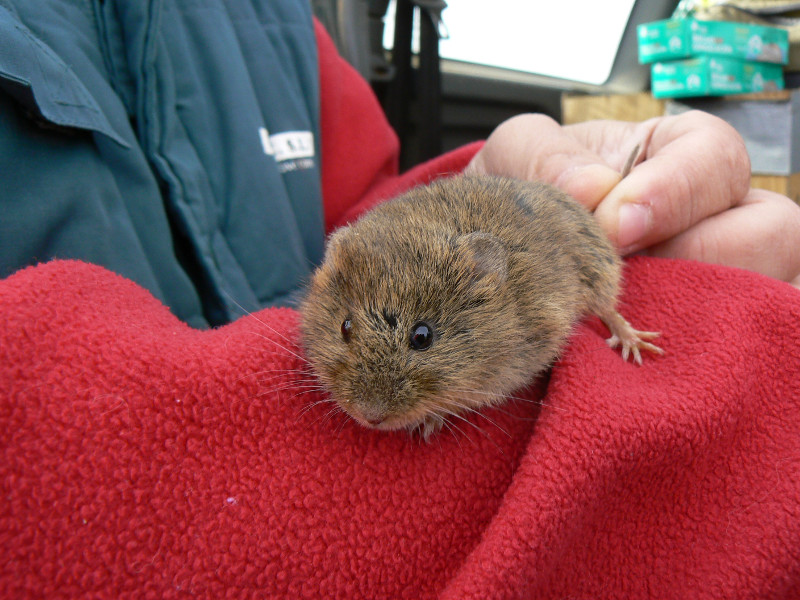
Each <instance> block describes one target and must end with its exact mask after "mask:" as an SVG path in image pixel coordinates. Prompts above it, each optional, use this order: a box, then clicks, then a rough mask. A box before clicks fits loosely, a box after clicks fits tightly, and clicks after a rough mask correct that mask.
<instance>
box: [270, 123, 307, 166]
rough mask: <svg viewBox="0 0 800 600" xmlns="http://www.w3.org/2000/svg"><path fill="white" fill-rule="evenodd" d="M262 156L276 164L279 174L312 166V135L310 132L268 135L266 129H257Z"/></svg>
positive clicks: (286, 132)
mask: <svg viewBox="0 0 800 600" xmlns="http://www.w3.org/2000/svg"><path fill="white" fill-rule="evenodd" d="M258 136H259V138H260V139H261V147H262V148H263V149H264V154H267V155H269V156H272V157H273V158H274V159H275V160H276V161H277V162H278V168H279V169H280V171H281V173H285V172H287V171H295V170H297V169H309V168H311V167H313V166H314V160H313V158H314V134H313V133H311V132H310V131H284V132H282V133H273V134H272V135H270V133H269V131H267V128H266V127H260V128H259V129H258Z"/></svg>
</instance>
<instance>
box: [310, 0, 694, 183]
mask: <svg viewBox="0 0 800 600" xmlns="http://www.w3.org/2000/svg"><path fill="white" fill-rule="evenodd" d="M677 4H678V2H677V0H655V1H653V0H648V1H646V2H645V1H642V0H621V1H619V2H614V3H597V2H592V1H587V0H566V1H563V2H559V3H556V4H554V3H525V2H518V1H515V0H502V1H498V2H493V3H492V5H491V6H492V8H491V9H490V10H489V9H487V5H486V4H485V3H482V2H479V1H467V0H459V1H458V2H451V3H450V5H446V4H445V2H444V1H442V0H391V1H390V0H313V6H314V10H315V13H316V15H317V17H318V18H319V19H320V20H321V21H322V22H323V24H325V26H326V28H327V29H328V31H329V32H330V33H331V35H332V36H333V38H334V40H335V41H336V43H337V46H338V47H339V50H340V52H341V53H342V54H343V56H344V57H345V58H347V59H348V60H349V61H350V62H351V64H353V65H354V66H355V68H356V69H357V70H358V71H359V72H360V73H361V74H362V75H363V76H364V77H365V78H366V79H367V80H369V81H370V82H371V84H372V86H373V88H374V89H375V91H376V93H377V94H378V97H379V98H380V99H381V102H382V104H383V106H384V108H385V110H386V112H387V115H388V116H389V119H390V122H391V123H392V125H393V126H394V128H395V130H396V131H397V133H398V135H399V136H400V139H401V142H402V148H403V155H402V165H401V166H402V167H403V168H407V167H409V166H412V165H413V164H416V163H418V162H420V161H422V160H425V159H426V158H430V157H432V156H434V155H436V154H438V153H439V152H441V151H446V150H449V149H452V148H455V147H457V146H459V145H461V144H464V143H467V142H469V141H473V140H476V139H482V138H485V137H486V136H487V135H488V134H489V133H490V132H491V131H492V130H493V129H494V128H495V127H496V126H497V125H498V124H499V123H501V122H502V121H503V120H505V119H507V118H509V117H511V116H513V115H516V114H519V113H523V112H538V113H543V114H546V115H549V116H550V117H552V118H553V119H555V120H557V121H560V122H563V120H564V119H563V114H562V113H563V110H562V99H563V97H564V95H565V94H630V93H636V92H643V91H645V90H648V88H649V81H650V70H649V66H648V65H641V64H639V62H638V56H637V39H636V28H637V26H638V25H639V24H641V23H646V22H650V21H656V20H660V19H665V18H668V17H669V16H670V15H671V14H672V13H673V11H674V10H675V9H676V6H677ZM576 16H577V17H578V18H576ZM394 48H397V50H396V51H395V50H394ZM437 58H438V60H437Z"/></svg>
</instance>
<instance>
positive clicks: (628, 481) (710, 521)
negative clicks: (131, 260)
mask: <svg viewBox="0 0 800 600" xmlns="http://www.w3.org/2000/svg"><path fill="white" fill-rule="evenodd" d="M622 306H623V310H624V312H625V314H626V316H628V317H629V318H630V319H631V321H632V322H634V323H636V324H637V325H639V326H642V327H645V328H647V329H656V330H660V331H662V332H663V337H662V338H661V341H660V343H661V345H662V346H663V348H664V349H665V351H666V354H665V355H664V356H663V357H651V356H647V357H645V361H644V365H643V366H641V367H639V366H635V365H633V364H630V363H625V362H623V361H622V359H621V358H620V356H619V353H618V352H617V351H614V350H611V349H609V348H607V347H606V345H605V343H604V340H603V338H604V336H606V335H607V332H606V331H604V329H603V327H602V325H601V324H600V323H599V322H598V321H595V320H590V321H588V322H586V323H584V324H582V325H581V326H580V327H579V328H578V329H577V331H576V333H575V334H574V336H573V339H572V342H571V345H570V347H569V350H568V351H567V353H566V354H565V356H564V357H563V359H562V360H561V361H560V362H559V363H558V365H557V366H556V367H555V368H554V369H553V370H552V374H551V376H550V377H549V381H541V382H539V384H538V387H534V388H532V389H530V390H528V391H527V392H525V394H524V396H525V397H526V398H528V399H529V400H531V401H517V402H512V403H509V404H508V405H506V406H503V407H500V408H497V409H493V410H490V411H487V412H486V413H485V414H484V415H480V416H473V417H470V418H469V424H462V425H461V431H460V432H458V433H456V434H455V435H453V434H452V433H449V432H445V433H443V434H440V435H438V436H437V437H435V438H434V439H433V441H432V442H431V443H428V444H426V443H423V442H420V441H419V440H418V439H415V438H411V437H409V436H408V435H407V434H405V433H401V432H398V433H381V432H373V431H370V430H367V429H364V428H362V427H360V426H358V425H357V424H355V423H354V422H352V421H350V420H347V419H346V418H344V417H343V416H341V415H337V414H333V413H332V412H331V407H330V404H328V403H326V402H325V401H324V397H323V396H321V395H320V394H318V393H317V392H316V391H315V390H314V387H313V384H311V383H310V382H309V379H308V375H307V372H306V368H305V366H304V363H303V361H302V360H301V358H300V356H299V354H300V350H299V348H298V347H297V345H296V343H295V341H294V340H296V339H297V315H296V314H295V313H294V312H293V311H291V310H265V311H262V312H260V313H257V314H254V315H252V316H249V317H246V318H243V319H241V320H239V321H237V322H236V323H233V324H232V325H229V326H226V327H223V328H220V329H218V330H214V331H205V332H202V331H197V330H192V329H190V328H189V327H187V326H186V325H184V324H182V323H181V322H179V321H178V320H177V319H176V318H174V317H173V316H172V315H171V313H170V312H169V311H168V310H167V309H166V308H165V307H163V306H162V305H160V304H159V303H158V302H157V301H156V300H155V299H154V298H153V297H152V296H150V294H149V293H148V292H146V291H145V290H143V289H141V288H139V287H138V286H136V285H135V284H133V283H131V282H129V281H127V280H124V279H122V278H121V277H119V276H117V275H113V274H111V273H109V272H107V271H104V270H103V269H101V268H99V267H95V266H90V265H86V264H82V263H76V262H54V263H50V264H47V265H43V266H39V267H36V268H32V269H27V270H25V271H22V272H20V273H18V274H16V275H14V276H12V277H11V278H9V279H7V280H5V281H3V282H0V314H2V320H3V323H2V329H1V330H0V390H2V404H1V405H0V439H1V440H2V441H1V442H0V447H1V448H2V463H0V481H2V498H3V502H2V509H0V510H2V517H0V540H1V541H2V548H3V553H4V559H3V561H2V563H0V564H2V566H1V567H0V571H1V572H2V575H1V576H0V597H3V598H21V597H44V598H57V597H64V598H77V597H98V598H121V597H130V598H142V597H151V598H181V597H205V598H222V597H226V598H245V597H246V598H251V597H253V598H301V597H302V598H370V599H375V598H435V597H439V598H565V597H571V598H644V597H663V598H796V597H799V595H800V391H798V384H797V381H798V379H800V342H798V340H799V339H800V293H798V292H797V290H795V289H793V288H791V287H790V286H788V285H786V284H783V283H780V282H776V281H772V280H769V279H766V278H763V277H760V276H758V275H754V274H751V273H746V272H743V271H738V270H732V269H725V268H720V267H713V266H708V265H700V264H693V263H684V262H678V261H663V260H655V259H637V260H633V261H631V262H630V263H629V265H628V268H627V291H626V294H625V297H624V301H623V304H622ZM537 399H541V402H540V403H539V402H537ZM540 404H541V406H540Z"/></svg>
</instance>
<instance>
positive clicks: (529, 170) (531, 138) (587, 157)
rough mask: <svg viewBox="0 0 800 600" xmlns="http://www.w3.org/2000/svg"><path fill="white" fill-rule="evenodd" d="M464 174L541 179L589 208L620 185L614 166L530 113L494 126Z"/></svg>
mask: <svg viewBox="0 0 800 600" xmlns="http://www.w3.org/2000/svg"><path fill="white" fill-rule="evenodd" d="M628 151H630V149H628ZM468 170H470V171H473V172H478V173H491V174H495V175H505V176H508V177H516V178H519V179H528V180H534V181H544V182H546V183H550V184H552V185H554V186H556V187H558V188H560V189H561V190H563V191H565V192H566V193H568V194H570V195H571V196H573V197H574V198H576V199H577V200H578V201H579V202H581V203H582V204H583V205H584V206H586V207H587V208H588V209H589V210H593V209H594V208H595V206H597V204H598V203H599V202H600V201H601V200H602V199H603V198H604V197H606V195H607V194H608V193H609V192H610V191H611V189H612V188H613V187H614V186H615V185H616V184H617V183H619V181H620V175H619V168H614V167H612V166H610V165H609V164H608V163H607V162H606V161H605V160H604V159H603V158H602V157H601V156H600V155H598V154H597V153H595V152H593V151H592V150H590V149H588V148H587V147H586V146H585V145H584V144H582V143H581V142H580V141H579V140H578V139H576V138H575V137H574V136H572V135H570V134H569V132H568V131H566V130H565V128H562V127H561V126H560V125H559V124H558V123H557V122H556V121H554V120H553V119H551V118H549V117H547V116H545V115H536V114H525V115H519V116H517V117H513V118H511V119H509V120H507V121H505V122H503V123H502V124H501V125H499V126H498V127H497V129H495V130H494V132H493V133H492V135H490V136H489V138H488V139H487V140H486V145H485V146H484V147H483V149H482V150H481V151H480V152H479V153H478V155H476V157H475V158H474V159H473V161H472V163H471V164H470V167H469V168H468Z"/></svg>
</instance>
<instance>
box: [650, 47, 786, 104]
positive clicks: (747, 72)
mask: <svg viewBox="0 0 800 600" xmlns="http://www.w3.org/2000/svg"><path fill="white" fill-rule="evenodd" d="M650 71H651V83H650V85H651V89H652V92H653V96H654V97H656V98H678V97H690V96H722V95H725V94H747V93H750V92H763V91H770V90H782V89H783V68H782V67H781V66H780V65H774V64H769V63H759V62H751V61H745V60H739V59H736V58H728V57H725V56H697V57H694V58H688V59H685V60H674V61H668V62H657V63H653V65H652V66H651V67H650Z"/></svg>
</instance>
